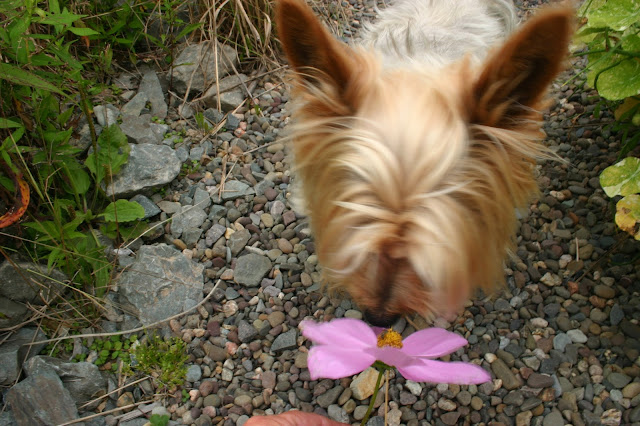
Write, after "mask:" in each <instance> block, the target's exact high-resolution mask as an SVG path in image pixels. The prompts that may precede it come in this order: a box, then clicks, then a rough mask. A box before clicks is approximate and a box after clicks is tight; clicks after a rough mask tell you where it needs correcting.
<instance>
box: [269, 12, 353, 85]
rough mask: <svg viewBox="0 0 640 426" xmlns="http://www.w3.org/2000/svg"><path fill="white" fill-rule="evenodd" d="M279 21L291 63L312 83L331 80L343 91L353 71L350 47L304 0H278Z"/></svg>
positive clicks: (280, 32)
mask: <svg viewBox="0 0 640 426" xmlns="http://www.w3.org/2000/svg"><path fill="white" fill-rule="evenodd" d="M276 25H277V28H278V34H279V36H280V42H281V43H282V47H283V49H284V52H285V54H286V55H287V59H288V60H289V64H290V65H291V67H293V69H294V71H295V72H296V74H297V75H298V77H299V78H300V79H302V80H303V81H306V82H307V83H310V84H312V85H319V84H326V83H329V84H331V85H332V86H334V87H335V88H337V89H338V92H339V93H344V90H345V87H346V86H347V84H348V82H349V78H350V77H351V76H352V75H353V74H352V69H353V66H354V64H353V59H352V58H350V55H349V53H348V48H347V46H346V45H344V44H343V43H341V42H339V41H338V40H336V39H335V38H334V37H333V36H332V35H331V34H329V32H328V31H327V30H326V29H325V28H324V26H323V25H322V23H321V22H320V21H318V19H317V18H316V16H315V15H314V13H313V10H311V8H310V7H309V6H308V5H307V4H306V3H305V2H304V0H279V1H278V2H277V8H276Z"/></svg>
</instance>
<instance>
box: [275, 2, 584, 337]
mask: <svg viewBox="0 0 640 426" xmlns="http://www.w3.org/2000/svg"><path fill="white" fill-rule="evenodd" d="M515 22H516V19H515V12H514V10H513V5H512V4H511V2H510V0H398V1H397V2H396V4H394V5H392V6H391V7H389V8H388V9H386V10H384V11H383V12H382V13H381V14H380V17H379V19H378V20H377V22H376V23H375V24H373V25H372V26H370V27H369V28H367V29H366V30H365V31H364V34H363V35H362V42H361V43H359V44H360V45H359V46H356V47H349V46H347V45H345V44H343V43H341V42H339V41H337V40H336V39H335V38H333V37H332V36H331V35H330V34H329V32H328V31H327V30H326V29H325V28H324V27H323V25H322V24H321V23H320V22H319V21H318V20H317V19H316V17H315V16H314V14H313V11H312V10H311V9H310V8H309V7H308V6H307V5H306V4H305V3H304V1H303V0H279V3H278V9H277V26H278V29H279V35H280V40H281V42H282V45H283V48H284V51H285V53H286V55H287V58H288V60H289V63H290V65H291V67H292V68H293V71H294V74H295V91H294V97H295V99H296V102H297V110H296V114H295V116H294V117H295V119H296V123H295V124H294V129H293V150H294V155H295V159H296V165H297V175H298V178H299V179H301V182H302V198H303V202H304V208H305V210H306V213H308V214H309V215H310V218H311V227H312V231H313V233H314V235H315V241H316V251H317V254H318V259H319V261H320V263H321V265H322V266H323V268H324V272H325V275H326V279H327V281H328V283H329V285H330V287H331V288H333V289H340V290H346V291H348V292H349V293H350V294H351V296H352V298H353V299H354V300H355V301H356V302H357V304H358V305H359V306H360V307H361V308H362V309H363V310H365V314H367V317H368V318H370V319H371V322H373V323H378V324H387V323H389V322H391V321H392V320H393V319H394V318H395V317H397V316H398V315H400V314H407V313H411V312H417V313H420V314H427V313H440V314H446V313H451V312H455V310H457V309H458V308H459V307H460V304H461V303H462V302H464V301H465V300H466V299H467V298H468V297H469V295H470V292H471V290H472V289H473V288H474V287H485V288H486V287H491V286H493V285H494V284H495V283H497V282H501V281H502V280H503V264H504V259H505V256H506V254H507V252H508V249H509V247H510V245H511V243H512V240H513V233H514V230H515V228H516V225H517V224H516V216H515V211H516V208H518V207H522V206H526V204H527V202H528V201H529V200H530V198H531V197H532V195H534V194H536V191H537V185H536V182H535V179H534V176H533V167H534V161H535V158H536V157H538V156H540V155H541V154H544V153H545V149H544V147H543V145H542V144H540V139H541V138H542V137H543V133H542V131H541V129H540V127H541V119H542V115H541V114H540V113H539V112H538V111H539V109H540V108H542V107H544V97H545V96H544V95H545V92H546V90H547V88H548V86H549V84H550V83H551V81H552V80H553V78H554V77H555V76H556V74H557V73H558V72H559V71H560V69H561V66H562V63H563V60H564V58H565V54H566V51H567V46H568V43H569V40H570V37H571V34H572V29H573V25H572V22H573V11H572V9H570V8H567V7H552V8H547V9H546V10H543V11H541V12H540V13H538V14H537V15H536V16H535V17H533V18H531V19H529V20H528V22H526V24H524V25H523V26H522V28H520V29H519V30H518V31H516V32H514V33H513V34H510V32H511V31H512V29H513V28H514V26H515Z"/></svg>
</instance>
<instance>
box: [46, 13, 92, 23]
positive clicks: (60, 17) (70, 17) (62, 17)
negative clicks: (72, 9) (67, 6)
mask: <svg viewBox="0 0 640 426" xmlns="http://www.w3.org/2000/svg"><path fill="white" fill-rule="evenodd" d="M85 16H87V15H76V14H74V13H69V12H68V11H66V10H65V11H64V12H62V13H56V14H53V13H51V14H49V16H47V17H46V18H44V19H42V20H40V23H42V24H48V25H71V24H73V23H74V22H76V21H77V20H79V19H82V18H84V17H85Z"/></svg>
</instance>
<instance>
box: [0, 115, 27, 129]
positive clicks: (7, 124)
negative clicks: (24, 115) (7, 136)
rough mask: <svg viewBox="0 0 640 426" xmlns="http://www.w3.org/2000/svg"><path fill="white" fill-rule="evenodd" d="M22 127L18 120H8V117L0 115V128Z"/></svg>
mask: <svg viewBox="0 0 640 426" xmlns="http://www.w3.org/2000/svg"><path fill="white" fill-rule="evenodd" d="M19 127H22V123H20V122H19V121H13V120H9V119H8V118H2V117H0V129H10V128H19Z"/></svg>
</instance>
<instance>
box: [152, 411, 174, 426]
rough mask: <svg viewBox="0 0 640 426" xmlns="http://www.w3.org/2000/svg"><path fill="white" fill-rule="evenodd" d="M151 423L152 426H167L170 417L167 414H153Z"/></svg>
mask: <svg viewBox="0 0 640 426" xmlns="http://www.w3.org/2000/svg"><path fill="white" fill-rule="evenodd" d="M149 423H151V426H167V425H168V424H169V416H168V415H166V414H164V415H160V414H152V415H151V417H149Z"/></svg>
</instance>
